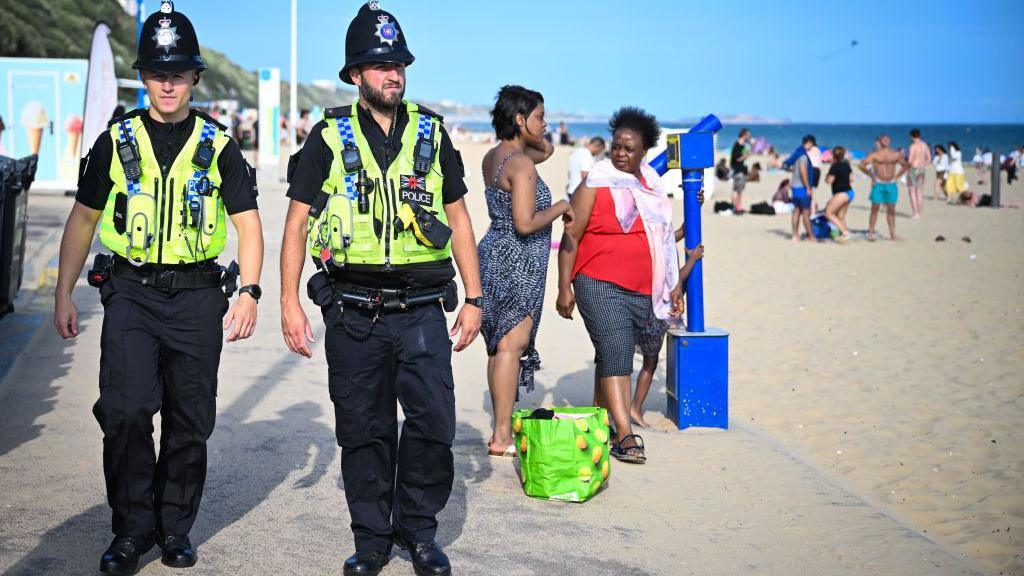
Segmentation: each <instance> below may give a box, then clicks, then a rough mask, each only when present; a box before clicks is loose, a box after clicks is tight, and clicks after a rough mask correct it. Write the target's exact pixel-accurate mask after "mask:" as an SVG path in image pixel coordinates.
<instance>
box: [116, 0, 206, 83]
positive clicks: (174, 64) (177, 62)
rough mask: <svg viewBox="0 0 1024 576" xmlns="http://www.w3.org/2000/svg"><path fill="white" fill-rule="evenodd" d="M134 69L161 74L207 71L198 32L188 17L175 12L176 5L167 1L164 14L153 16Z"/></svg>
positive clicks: (144, 30) (144, 27) (144, 28)
mask: <svg viewBox="0 0 1024 576" xmlns="http://www.w3.org/2000/svg"><path fill="white" fill-rule="evenodd" d="M132 68H134V69H135V70H155V71H159V72H185V71H186V70H206V64H204V63H203V57H202V56H200V55H199V39H198V38H196V30H195V28H193V27H192V22H190V21H189V19H188V17H187V16H185V15H184V14H182V13H181V12H175V11H174V3H173V2H170V1H169V0H164V1H163V2H162V3H161V4H160V11H159V12H154V13H153V14H150V16H149V18H147V19H146V23H145V24H143V25H142V33H141V34H140V35H139V54H138V58H137V59H136V60H135V63H134V64H132Z"/></svg>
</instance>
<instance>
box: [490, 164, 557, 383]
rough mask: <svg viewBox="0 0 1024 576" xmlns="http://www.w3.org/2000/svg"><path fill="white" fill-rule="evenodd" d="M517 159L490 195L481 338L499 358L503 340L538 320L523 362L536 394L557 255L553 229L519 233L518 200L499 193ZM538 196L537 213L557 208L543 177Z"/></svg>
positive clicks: (521, 379) (522, 379)
mask: <svg viewBox="0 0 1024 576" xmlns="http://www.w3.org/2000/svg"><path fill="white" fill-rule="evenodd" d="M514 154H518V152H511V153H510V154H508V155H506V156H505V157H504V158H502V159H501V162H499V163H498V168H497V170H496V171H495V173H494V180H493V181H492V182H491V185H490V186H488V187H487V188H486V189H485V190H484V194H485V196H486V197H487V212H488V214H489V215H490V217H491V227H490V228H489V229H488V230H487V234H486V235H485V236H484V238H483V240H481V241H480V245H479V246H478V247H477V253H478V254H479V256H480V277H481V280H482V282H483V291H484V310H483V324H482V326H481V333H482V334H483V336H484V342H486V344H487V355H488V356H493V355H494V353H495V352H496V351H497V348H498V343H499V342H501V339H502V338H504V337H505V336H506V335H507V334H508V333H509V332H510V331H511V330H512V329H513V328H515V327H516V326H517V325H519V323H520V322H522V321H523V320H524V319H525V318H526V317H527V316H530V317H532V318H533V330H532V332H531V333H530V344H529V345H528V346H527V348H526V351H525V352H524V353H523V357H522V358H521V359H520V361H519V364H520V368H521V372H520V374H519V385H520V386H525V387H526V391H527V392H530V391H532V390H533V374H534V372H535V371H537V370H538V369H539V368H540V355H539V354H538V353H537V348H536V341H537V329H538V328H539V327H540V312H541V308H542V307H543V306H544V287H545V283H546V280H547V271H548V258H549V257H550V254H551V225H550V224H549V225H548V226H545V227H544V228H542V229H540V230H538V231H536V232H534V233H533V234H530V235H528V236H521V235H520V234H519V233H518V232H516V228H515V224H514V223H513V222H512V195H511V193H509V192H506V191H505V190H502V189H500V188H498V178H500V177H501V171H502V170H503V169H504V168H505V162H507V161H508V159H509V158H511V157H512V156H513V155H514ZM536 194H537V211H540V210H546V209H547V208H549V207H551V190H549V189H548V186H547V184H545V183H544V181H543V180H542V179H541V178H540V175H538V176H537V189H536Z"/></svg>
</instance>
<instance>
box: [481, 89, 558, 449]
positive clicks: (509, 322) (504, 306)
mask: <svg viewBox="0 0 1024 576" xmlns="http://www.w3.org/2000/svg"><path fill="white" fill-rule="evenodd" d="M491 124H492V125H493V126H494V132H495V135H496V136H497V137H498V145H497V146H495V147H494V148H492V149H491V150H490V151H488V152H487V154H486V155H485V156H484V161H483V176H484V183H485V184H486V186H487V187H486V190H485V192H484V193H485V194H486V196H487V211H488V213H489V215H490V217H491V227H490V229H489V230H488V231H487V234H486V235H485V236H484V238H483V240H481V241H480V246H479V247H478V252H479V255H480V276H481V279H482V281H483V291H484V314H483V325H482V326H481V333H482V334H483V336H484V341H485V342H486V343H487V356H488V358H487V384H488V387H489V388H490V390H491V404H492V406H493V409H494V432H493V434H492V435H491V439H490V441H489V442H488V445H487V452H488V454H490V455H492V456H512V455H514V454H515V449H514V447H513V446H512V409H513V407H514V405H515V401H516V399H517V398H518V389H517V384H518V385H521V386H525V387H526V391H527V392H529V391H531V390H533V373H534V372H535V371H536V370H537V369H538V368H539V367H540V356H539V355H538V354H537V349H536V348H535V342H536V339H537V328H538V327H539V326H540V312H541V307H542V306H543V303H544V283H545V279H546V277H547V269H548V256H549V253H550V250H551V223H552V222H553V221H555V220H556V219H557V218H558V217H560V216H561V217H562V220H563V221H564V222H565V223H566V225H569V224H570V223H571V222H572V218H573V215H572V208H571V207H570V205H569V203H568V202H567V201H565V200H560V201H558V202H557V203H555V204H554V205H552V204H551V191H550V190H548V187H547V185H546V184H544V181H543V180H541V178H540V176H538V175H537V169H536V164H539V163H541V162H543V161H545V160H547V159H548V158H549V157H550V156H551V153H552V152H553V151H554V147H553V146H552V145H551V144H550V143H549V142H548V141H547V140H545V139H544V133H545V131H546V129H547V122H545V121H544V97H543V96H541V95H540V93H539V92H535V91H533V90H528V89H526V88H523V87H521V86H504V87H503V88H502V89H501V90H500V91H499V92H498V98H497V102H496V103H495V105H494V110H492V111H491Z"/></svg>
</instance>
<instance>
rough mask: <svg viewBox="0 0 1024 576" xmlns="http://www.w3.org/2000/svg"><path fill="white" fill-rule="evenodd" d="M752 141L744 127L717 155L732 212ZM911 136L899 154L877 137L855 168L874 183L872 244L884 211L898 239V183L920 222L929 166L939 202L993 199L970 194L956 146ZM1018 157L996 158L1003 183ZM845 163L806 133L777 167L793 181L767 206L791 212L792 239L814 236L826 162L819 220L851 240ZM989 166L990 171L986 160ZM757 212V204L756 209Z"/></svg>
mask: <svg viewBox="0 0 1024 576" xmlns="http://www.w3.org/2000/svg"><path fill="white" fill-rule="evenodd" d="M749 138H750V131H749V130H748V129H746V128H744V129H743V130H741V131H740V134H739V137H738V138H737V140H736V142H735V143H734V145H733V147H732V150H731V152H730V155H729V164H728V166H727V165H726V164H725V158H722V159H721V160H720V161H719V164H718V165H717V166H716V168H715V175H716V177H717V178H718V179H720V180H727V179H729V178H730V176H731V179H732V182H733V188H732V198H731V200H732V202H731V209H732V212H733V213H738V214H742V213H743V212H744V210H743V208H742V200H743V190H744V188H745V186H746V183H747V182H748V180H749V177H748V171H747V168H746V165H745V163H744V161H745V160H746V159H747V158H748V156H749V153H750V152H749V151H750V148H749V146H748V145H747V141H748V140H749ZM910 139H911V142H910V146H909V147H908V148H907V150H906V151H905V152H904V150H903V149H902V148H901V149H899V150H896V149H894V148H892V140H891V138H890V136H889V135H888V134H882V135H880V136H878V137H877V138H876V139H875V143H874V150H872V152H871V153H870V154H868V155H867V156H866V157H864V158H863V159H861V160H860V162H859V163H858V164H857V166H856V168H857V169H858V170H859V171H860V172H862V173H863V174H864V175H866V176H868V177H869V178H870V181H871V188H870V194H869V200H870V202H871V213H870V216H869V219H868V230H867V234H866V238H867V239H868V240H869V241H874V240H875V239H876V238H877V237H876V232H875V231H876V226H877V222H878V217H879V214H880V213H881V211H882V209H883V208H884V210H885V218H886V224H887V226H888V230H889V237H890V239H892V240H897V239H899V238H898V236H897V235H896V203H897V200H898V198H899V186H898V183H899V182H900V181H901V180H902V181H904V182H905V183H906V186H907V192H908V198H909V200H910V208H911V218H912V219H915V220H916V219H919V218H920V217H921V214H922V210H923V204H924V202H923V197H924V188H925V174H926V170H927V168H928V167H929V166H932V167H933V168H934V169H935V172H936V179H935V191H934V196H933V197H934V198H936V199H939V198H944V199H946V201H947V202H948V203H950V204H961V205H967V206H979V205H986V202H990V200H989V198H990V197H989V196H987V195H982V194H980V193H978V192H972V191H970V190H969V188H970V186H969V183H968V181H967V176H966V174H965V170H964V163H963V155H962V152H961V150H960V146H959V145H958V144H957V143H956V142H955V141H950V142H949V143H948V144H947V145H946V146H943V145H942V144H936V145H935V146H934V147H929V146H928V144H927V143H926V142H925V141H924V140H922V139H921V132H920V130H918V129H917V128H914V129H912V130H911V131H910ZM1022 153H1024V147H1022V148H1020V149H1017V150H1014V151H1013V152H1011V153H1010V155H1009V156H1008V157H1006V158H1004V159H1002V160H1001V162H1002V169H1004V170H1006V172H1007V183H1008V184H1010V183H1012V182H1013V180H1014V179H1015V178H1016V169H1017V167H1018V166H1019V164H1020V163H1021V161H1022V159H1024V155H1022ZM826 155H827V156H826ZM850 160H852V158H850V153H849V151H848V150H847V149H846V148H845V147H844V146H835V147H833V148H831V149H830V150H827V151H824V152H823V151H822V150H821V149H820V148H819V147H818V144H817V140H816V138H815V137H814V135H812V134H808V135H806V136H804V138H803V139H802V142H801V145H800V146H799V147H797V149H796V150H795V151H794V152H793V153H792V154H791V155H790V157H789V158H788V159H786V160H785V161H782V162H780V163H779V165H780V166H781V167H782V168H784V169H788V170H790V171H791V176H790V178H787V179H784V180H783V181H782V182H781V183H780V184H779V187H778V189H777V190H776V192H775V194H774V195H773V197H772V204H773V205H774V206H775V207H778V208H780V209H783V210H784V211H787V212H791V213H792V216H791V227H792V239H793V241H794V242H798V241H800V240H801V239H802V238H806V239H808V240H813V239H815V234H814V231H813V228H812V225H811V219H812V213H813V212H815V211H817V205H816V204H814V203H813V191H814V190H815V189H816V188H817V187H818V185H819V183H820V177H821V171H822V168H823V164H825V163H829V164H830V166H829V169H828V172H827V174H826V177H825V180H826V183H827V184H828V185H829V186H830V187H831V192H832V196H831V197H830V198H829V200H828V201H827V203H826V205H825V208H824V210H823V213H822V216H824V218H825V219H826V220H827V222H828V223H830V224H831V226H832V227H834V228H835V230H836V231H837V232H838V235H837V236H835V239H836V241H838V242H841V243H845V242H847V241H848V240H849V239H850V238H851V233H850V229H849V227H848V226H847V223H846V213H847V210H848V208H849V205H850V203H851V202H853V200H854V197H855V195H856V194H855V192H854V189H853V182H854V175H855V171H854V168H853V166H852V165H851V164H850ZM977 163H978V164H979V165H981V164H982V163H983V160H978V161H977ZM987 166H988V167H989V168H990V167H991V162H990V163H989V164H988V165H987ZM981 171H982V169H980V168H979V173H981ZM755 208H757V207H756V206H755ZM801 224H802V225H803V227H804V229H805V231H806V237H803V236H801V234H800V226H801Z"/></svg>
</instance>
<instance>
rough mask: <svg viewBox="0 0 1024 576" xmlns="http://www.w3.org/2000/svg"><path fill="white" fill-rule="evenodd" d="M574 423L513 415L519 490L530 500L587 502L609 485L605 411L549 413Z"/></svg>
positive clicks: (587, 409)
mask: <svg viewBox="0 0 1024 576" xmlns="http://www.w3.org/2000/svg"><path fill="white" fill-rule="evenodd" d="M552 410H553V411H554V412H555V414H565V415H573V416H579V417H578V418H577V419H565V420H540V419H534V418H530V414H531V413H533V410H525V409H524V410H516V411H515V413H513V414H512V431H513V432H514V433H515V441H516V449H517V450H518V451H519V469H520V472H521V474H522V479H523V489H524V490H525V491H526V494H527V495H528V496H533V497H534V498H546V499H549V500H567V501H570V502H586V501H587V500H590V499H591V498H592V497H593V496H594V494H597V491H598V490H599V489H600V488H601V486H602V485H604V484H605V483H606V482H607V481H608V476H609V474H610V473H611V463H610V462H609V460H608V441H609V434H608V411H607V410H605V409H604V408H591V407H581V408H553V409H552Z"/></svg>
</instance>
